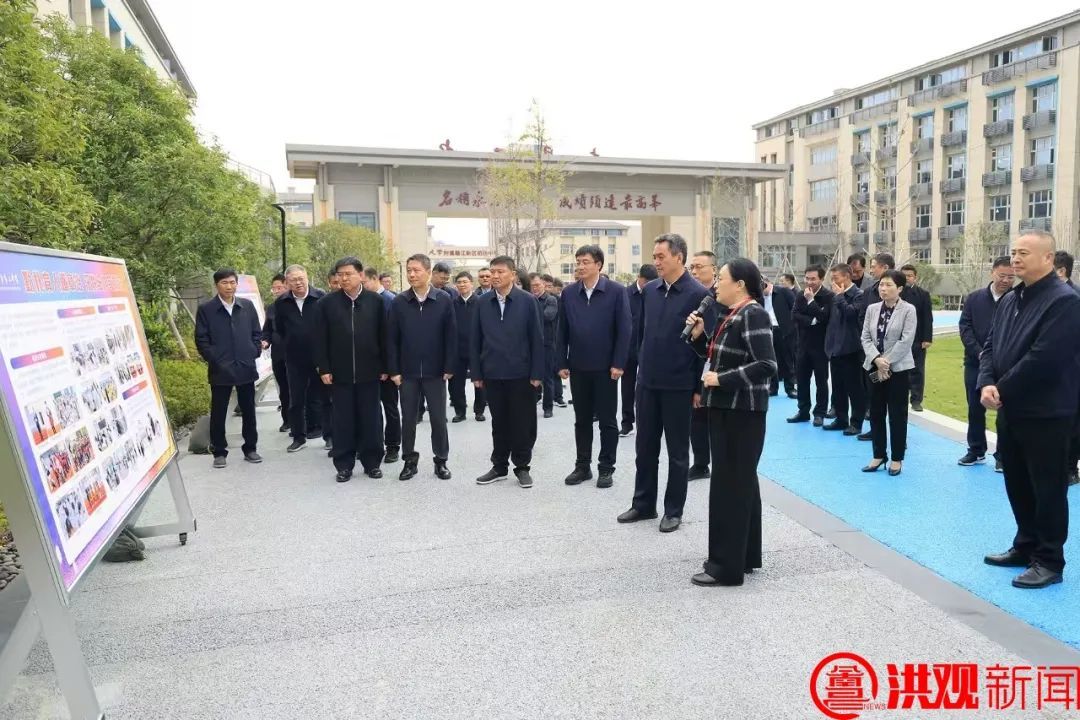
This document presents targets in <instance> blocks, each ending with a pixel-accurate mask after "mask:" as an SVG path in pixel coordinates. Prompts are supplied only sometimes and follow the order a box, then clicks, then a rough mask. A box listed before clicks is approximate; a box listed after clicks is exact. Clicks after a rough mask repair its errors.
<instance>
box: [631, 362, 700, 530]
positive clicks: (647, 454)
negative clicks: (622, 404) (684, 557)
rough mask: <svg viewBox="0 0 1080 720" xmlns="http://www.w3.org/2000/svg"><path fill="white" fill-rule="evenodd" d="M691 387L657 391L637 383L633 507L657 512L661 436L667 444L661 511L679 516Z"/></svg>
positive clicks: (687, 463) (687, 452) (683, 491)
mask: <svg viewBox="0 0 1080 720" xmlns="http://www.w3.org/2000/svg"><path fill="white" fill-rule="evenodd" d="M693 398H694V391H693V390H658V389H653V388H648V387H645V386H643V385H640V384H639V385H638V390H637V418H638V429H637V440H636V442H635V448H636V450H637V473H636V475H635V476H634V507H635V508H637V509H638V510H639V511H641V512H644V513H654V512H656V495H657V483H658V481H659V475H660V438H661V437H663V438H664V440H665V441H666V443H667V454H668V479H667V489H666V490H665V492H664V514H665V515H668V516H670V517H682V513H683V505H685V504H686V476H687V473H688V472H689V471H690V410H691V409H692V404H693Z"/></svg>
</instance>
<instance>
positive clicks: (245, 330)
mask: <svg viewBox="0 0 1080 720" xmlns="http://www.w3.org/2000/svg"><path fill="white" fill-rule="evenodd" d="M236 285H237V275H236V271H235V270H218V271H217V272H215V273H214V288H215V289H216V290H217V294H216V295H215V296H214V297H213V299H211V300H207V301H206V302H204V303H203V304H202V305H200V306H199V309H198V312H196V313H195V347H196V348H197V349H198V351H199V354H200V355H202V357H203V359H204V360H206V366H207V376H208V379H209V381H210V445H211V449H212V450H213V453H214V467H216V468H223V467H225V456H227V455H228V454H229V451H228V449H227V448H228V447H229V443H228V442H226V440H225V417H226V415H227V414H228V411H229V398H230V397H232V392H233V388H236V402H237V404H238V406H239V407H240V411H241V413H242V414H243V418H244V420H243V434H244V445H243V447H242V448H241V449H242V450H243V452H244V459H245V460H247V461H248V462H251V463H260V462H262V458H261V457H259V453H257V452H256V451H255V446H256V445H257V444H258V442H259V430H258V427H257V426H256V419H255V380H256V379H258V377H259V374H258V372H257V371H256V370H255V358H257V357H259V355H261V354H262V326H261V325H260V324H259V313H258V311H257V310H256V309H255V306H254V305H252V303H251V301H250V300H245V299H244V298H238V297H236Z"/></svg>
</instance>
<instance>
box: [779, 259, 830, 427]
mask: <svg viewBox="0 0 1080 720" xmlns="http://www.w3.org/2000/svg"><path fill="white" fill-rule="evenodd" d="M824 281H825V268H823V267H821V266H820V265H811V266H810V267H808V268H806V273H805V274H804V275H803V291H802V294H800V295H799V296H798V297H796V298H795V306H794V307H793V308H792V310H791V319H792V321H793V322H794V323H795V326H796V327H797V328H798V332H799V354H798V357H797V358H796V362H795V375H796V387H797V389H798V397H799V412H797V413H796V414H794V415H792V416H791V417H789V418H788V422H790V423H798V422H810V416H811V408H810V377H811V376H813V378H814V384H815V385H816V402H815V403H814V407H813V418H814V426H815V427H821V426H822V425H824V423H825V413H826V412H828V407H829V358H828V357H827V356H826V355H825V331H826V329H827V327H828V325H829V310H830V309H831V308H832V296H833V294H832V291H830V290H826V289H825V287H824Z"/></svg>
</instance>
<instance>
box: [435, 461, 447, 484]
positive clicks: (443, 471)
mask: <svg viewBox="0 0 1080 720" xmlns="http://www.w3.org/2000/svg"><path fill="white" fill-rule="evenodd" d="M435 477H437V478H439V479H440V480H449V479H450V477H451V475H450V468H448V467H446V463H444V462H437V463H435Z"/></svg>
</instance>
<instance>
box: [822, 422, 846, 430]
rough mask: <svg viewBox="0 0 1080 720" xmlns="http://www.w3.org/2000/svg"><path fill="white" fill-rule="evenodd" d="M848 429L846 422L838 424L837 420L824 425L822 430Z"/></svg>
mask: <svg viewBox="0 0 1080 720" xmlns="http://www.w3.org/2000/svg"><path fill="white" fill-rule="evenodd" d="M848 427H849V425H848V424H847V423H846V422H840V421H839V420H833V421H832V422H831V423H829V424H828V425H826V426H825V427H824V428H823V429H824V430H846V429H847V428H848Z"/></svg>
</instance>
